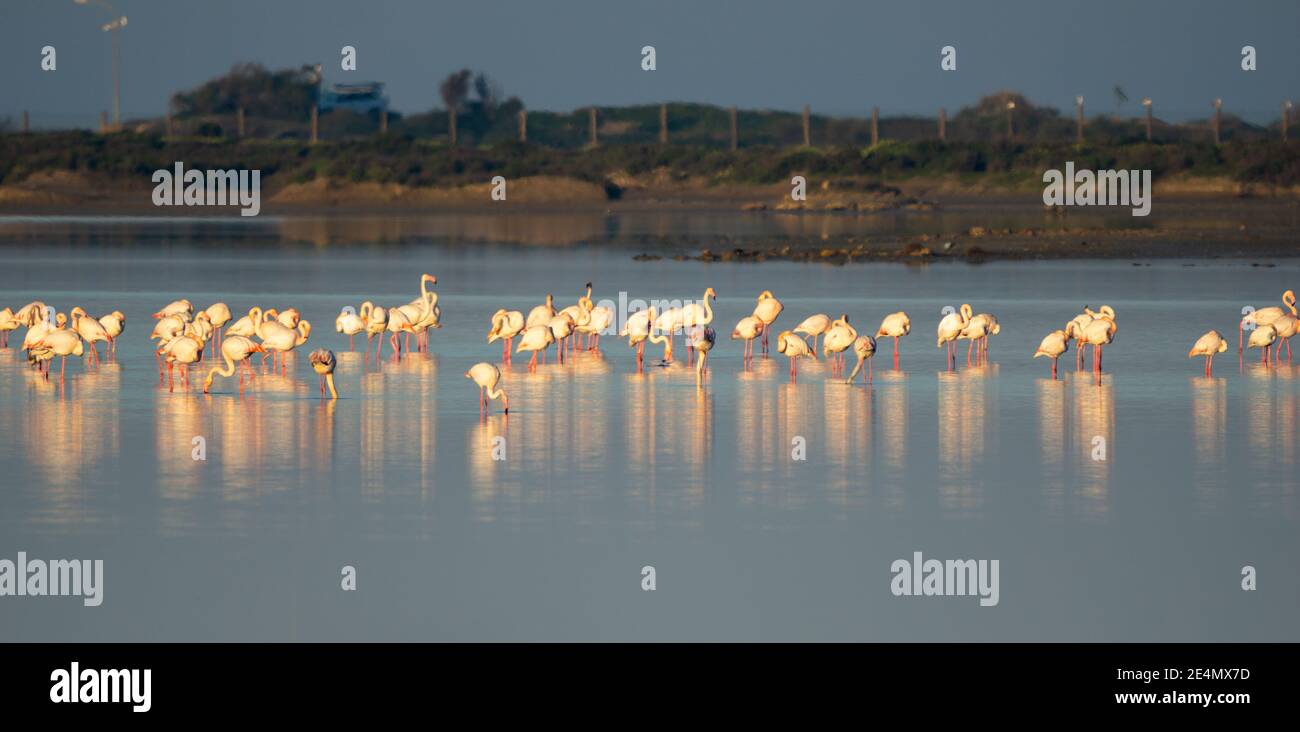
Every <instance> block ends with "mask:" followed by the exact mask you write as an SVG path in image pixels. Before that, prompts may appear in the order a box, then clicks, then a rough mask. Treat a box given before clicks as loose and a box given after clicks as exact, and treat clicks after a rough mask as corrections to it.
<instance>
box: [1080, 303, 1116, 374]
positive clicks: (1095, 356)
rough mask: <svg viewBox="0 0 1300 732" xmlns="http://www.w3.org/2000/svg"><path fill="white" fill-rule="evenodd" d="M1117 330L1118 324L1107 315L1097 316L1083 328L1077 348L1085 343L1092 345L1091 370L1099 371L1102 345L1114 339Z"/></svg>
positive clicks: (1106, 344)
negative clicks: (1081, 338)
mask: <svg viewBox="0 0 1300 732" xmlns="http://www.w3.org/2000/svg"><path fill="white" fill-rule="evenodd" d="M1117 330H1119V326H1117V325H1115V321H1114V320H1111V319H1110V318H1107V317H1099V318H1097V319H1096V320H1094V321H1092V322H1091V323H1089V324H1088V327H1086V328H1084V329H1083V340H1082V341H1081V342H1080V345H1079V348H1083V346H1085V345H1091V346H1092V370H1093V371H1095V372H1097V373H1098V374H1100V373H1101V357H1102V353H1101V350H1102V347H1103V346H1108V345H1110V343H1111V342H1112V341H1114V340H1115V332H1116V331H1117Z"/></svg>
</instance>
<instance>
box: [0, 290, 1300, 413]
mask: <svg viewBox="0 0 1300 732" xmlns="http://www.w3.org/2000/svg"><path fill="white" fill-rule="evenodd" d="M437 282H438V279H437V278H436V277H434V276H433V275H430V274H423V275H421V277H420V294H419V296H418V297H417V298H415V299H414V300H411V301H410V302H409V303H407V304H405V305H396V306H391V307H383V306H378V305H375V304H374V303H372V302H370V301H367V302H364V303H362V304H361V306H360V307H359V308H353V307H351V306H349V307H345V308H343V310H342V312H340V313H339V316H338V317H337V318H336V319H335V330H336V331H337V332H338V333H341V334H343V335H346V336H348V339H349V348H350V349H351V348H354V347H355V341H354V338H355V336H357V335H361V334H364V335H365V336H366V344H365V346H366V358H367V360H368V359H369V355H370V347H371V343H372V342H373V341H374V340H375V339H376V338H378V340H379V345H378V348H377V349H376V351H375V356H376V359H379V358H382V354H383V347H384V339H385V336H387V339H388V341H389V343H390V344H391V346H392V350H393V356H394V358H397V359H400V358H401V354H402V353H403V351H404V350H405V351H409V350H410V348H411V339H412V338H414V339H415V348H416V349H417V350H418V351H424V350H427V349H428V347H429V343H428V336H429V330H430V329H436V328H441V327H442V324H441V315H442V311H441V309H440V308H439V307H438V294H437V292H435V291H432V290H430V289H429V288H428V286H429V285H432V284H437ZM591 292H592V284H591V283H590V282H588V283H587V284H586V291H585V293H584V294H583V295H582V296H580V297H579V298H578V301H577V302H576V303H575V304H573V305H569V306H568V307H564V308H561V309H559V310H557V309H556V307H555V301H554V298H553V297H552V296H551V295H547V296H546V302H545V303H543V304H540V305H537V306H536V307H534V308H532V309H531V310H530V311H529V312H528V314H527V315H525V314H524V313H523V312H521V311H518V310H505V309H501V310H498V311H496V312H495V313H493V314H492V318H491V325H490V328H489V330H488V334H487V342H488V343H489V344H491V343H495V342H497V341H501V344H502V350H501V362H502V363H503V364H509V363H511V360H512V355H513V354H514V353H530V354H531V358H530V360H529V362H528V370H529V371H530V372H531V371H535V370H536V369H537V367H538V361H539V358H540V360H541V362H542V363H545V361H546V351H547V350H548V349H549V348H550V347H551V346H555V350H556V356H557V358H558V360H559V362H560V363H561V364H563V363H564V362H565V361H566V358H569V359H571V358H572V356H573V354H574V353H575V352H576V351H577V350H578V349H579V348H581V349H583V350H586V351H597V350H599V348H600V336H601V334H602V333H609V332H611V328H612V327H613V325H614V324H615V313H614V312H613V310H612V309H611V308H609V307H605V306H599V305H596V304H595V303H594V302H593V300H592V299H591ZM716 300H717V293H715V292H714V291H713V288H711V287H710V288H708V289H706V290H705V291H704V294H703V296H702V297H701V298H700V300H699V301H697V302H690V303H687V304H685V305H681V306H673V307H668V308H665V309H663V310H662V311H661V310H659V309H657V308H656V307H654V306H650V307H648V308H646V309H644V310H639V311H637V312H635V313H633V314H632V315H630V316H628V317H627V318H626V320H625V322H624V323H623V325H622V328H621V329H620V330H619V332H618V336H619V337H620V338H626V339H627V341H628V345H629V347H632V348H634V349H636V365H637V369H638V371H640V370H641V369H643V367H644V364H645V347H646V344H647V343H648V344H651V345H662V346H663V349H664V350H663V354H662V357H661V359H660V360H659V361H657V362H656V363H655V364H654V365H656V366H667V365H670V364H671V363H672V362H673V358H674V356H673V343H674V337H675V336H676V335H677V334H681V335H682V336H683V340H684V344H685V347H686V364H687V366H688V367H689V366H692V365H694V368H695V373H696V379H697V382H699V381H701V380H702V379H703V376H704V374H705V373H706V371H707V369H708V367H707V365H706V363H707V361H708V356H709V353H710V352H711V351H712V350H713V347H714V344H715V342H716V337H717V336H716V333H715V331H714V330H713V328H712V327H711V326H710V324H711V323H712V322H713V315H714V313H713V308H712V304H711V303H712V302H713V301H716ZM1282 303H1283V304H1282V306H1269V307H1263V308H1259V309H1248V312H1247V313H1246V315H1245V316H1244V317H1242V319H1241V321H1240V324H1239V326H1238V336H1237V337H1238V340H1237V351H1238V353H1241V352H1243V349H1244V348H1258V349H1260V351H1261V362H1262V363H1264V364H1266V365H1268V364H1276V363H1278V361H1279V359H1280V357H1281V350H1282V346H1283V345H1285V346H1286V351H1287V360H1288V361H1290V358H1291V345H1290V341H1291V338H1292V337H1293V336H1295V334H1296V332H1297V330H1298V329H1300V319H1298V314H1297V311H1296V297H1295V293H1294V292H1293V291H1291V290H1287V291H1286V292H1285V293H1283V295H1282ZM784 309H785V306H784V305H783V304H782V303H781V301H780V300H778V299H777V298H776V296H775V295H773V294H772V292H771V291H769V290H764V291H763V292H762V293H760V294H759V296H758V298H757V299H756V301H755V305H754V310H753V312H752V313H751V314H750V315H747V316H745V317H744V318H741V320H740V322H738V323H737V324H736V326H735V328H734V329H732V332H731V338H732V340H739V341H742V348H743V351H742V360H743V363H744V367H745V368H749V367H750V365H751V364H752V362H753V358H754V348H755V341H757V342H758V345H759V347H760V348H761V349H762V353H763V354H764V356H766V354H767V353H768V349H769V334H770V333H771V331H772V330H773V326H774V324H775V323H776V320H777V318H778V317H779V316H780V315H781V313H782V311H783V310H784ZM945 311H946V312H945V314H944V316H943V318H942V319H941V320H940V321H939V325H938V327H937V329H936V342H935V346H936V347H937V348H944V349H945V355H946V358H947V364H948V368H950V369H951V368H953V367H954V366H955V365H956V360H957V341H959V340H966V341H968V342H969V343H968V345H967V348H966V363H967V365H970V364H971V363H972V362H974V363H984V362H985V361H986V359H987V358H988V340H989V336H994V335H998V334H999V333H1000V332H1001V326H1000V325H999V323H998V319H997V317H996V316H994V315H992V314H990V313H978V314H977V313H974V312H973V310H972V309H971V306H970V305H969V304H963V305H962V306H961V307H960V308H955V309H954V308H945ZM69 314H70V317H69V315H65V314H64V313H62V312H57V311H55V309H54V308H52V307H49V306H47V305H46V304H45V303H43V302H39V301H37V302H31V303H28V304H27V305H25V306H23V307H21V308H19V309H18V310H17V311H13V310H11V309H9V308H4V309H3V310H0V348H7V347H8V342H9V333H10V332H11V331H14V330H17V329H18V328H20V327H25V328H26V329H27V332H26V335H25V336H24V338H23V344H22V348H23V350H24V351H26V352H27V358H28V361H29V362H30V364H31V365H32V367H33V368H34V369H36V370H38V371H40V372H41V373H42V374H43V375H44V378H46V379H48V378H49V373H50V365H51V363H52V361H53V360H54V358H55V357H59V358H61V361H60V366H59V376H60V379H63V378H64V375H65V373H66V369H67V357H68V356H74V357H83V356H84V357H85V360H86V364H87V368H96V367H98V365H99V363H100V358H101V357H100V355H99V351H98V349H97V347H96V344H97V343H100V342H102V343H104V350H105V356H106V357H109V358H113V357H114V356H115V354H116V351H117V339H118V337H119V336H121V334H122V332H123V331H124V330H125V329H126V317H125V316H124V315H123V314H122V313H121V312H120V311H114V312H112V313H109V314H107V315H104V316H102V317H100V318H93V317H91V316H90V315H89V314H88V313H86V311H85V310H84V309H82V308H81V307H74V308H72V309H71V310H70V311H69ZM153 317H154V318H155V319H156V321H157V322H156V323H155V325H154V328H153V331H152V333H151V334H150V340H153V341H157V343H156V345H155V346H154V356H155V358H156V359H157V363H158V374H159V383H162V382H163V381H164V379H165V381H166V383H167V385H168V388H169V389H174V388H175V386H174V381H173V376H172V372H173V370H178V371H179V372H180V381H181V385H182V387H183V388H186V389H188V387H189V370H190V367H191V366H193V365H194V364H196V363H200V362H201V361H203V359H204V355H205V353H207V352H208V351H209V350H211V353H212V357H213V358H215V359H216V361H217V365H214V366H212V367H211V368H209V370H208V372H207V376H206V378H205V379H204V383H203V391H204V393H207V392H208V391H209V390H210V389H211V386H212V383H213V379H214V378H215V377H216V376H218V375H220V376H222V377H226V378H229V377H231V376H234V375H235V372H236V371H237V370H238V371H239V390H240V393H241V394H242V393H243V389H244V385H245V381H246V379H247V380H249V381H251V380H252V379H253V378H254V377H255V376H256V374H255V372H254V369H253V368H252V365H251V360H252V357H253V356H254V354H259V353H260V354H262V364H261V365H262V367H263V370H265V368H266V361H267V359H271V370H272V372H274V370H275V368H276V366H277V362H278V366H279V369H280V373H281V375H284V374H286V367H285V356H286V354H288V353H289V352H290V351H293V350H295V349H297V348H300V347H301V346H303V345H304V344H306V343H307V340H308V339H309V338H310V336H311V323H309V322H308V321H306V320H304V319H302V317H301V315H300V313H299V312H298V310H297V309H295V308H292V307H289V308H284V309H282V310H281V309H276V308H265V309H264V308H262V307H252V308H250V309H249V311H248V313H247V314H246V315H244V316H242V317H240V318H238V319H234V317H233V315H232V313H231V312H230V308H229V307H227V306H226V304H225V303H220V302H219V303H215V304H213V305H210V306H209V307H207V308H205V309H202V310H198V311H196V310H195V308H194V306H193V305H192V304H191V303H190V301H189V300H186V299H179V300H175V301H173V302H171V303H169V304H167V305H166V306H165V307H163V308H162V309H160V310H158V311H157V312H155V313H154V314H153ZM232 320H233V321H234V322H231V321H232ZM223 328H224V331H223ZM911 329H912V322H911V318H909V317H908V315H907V313H905V312H901V311H900V312H896V313H890V314H889V315H886V316H885V317H884V319H883V320H882V321H881V323H880V327H879V328H877V329H876V332H875V335H874V336H873V335H868V334H865V333H863V334H859V333H858V331H857V330H856V329H855V328H854V326H853V325H851V324H850V322H849V316H848V315H847V314H841V315H840V316H839V317H838V318H834V319H832V318H831V317H830V316H829V315H825V314H820V313H819V314H815V315H812V316H809V317H807V318H805V319H804V320H803V321H802V322H800V323H799V324H798V325H796V326H795V327H794V328H793V329H792V330H783V331H781V332H780V333H778V334H777V336H776V349H777V352H778V353H781V354H784V355H785V356H786V357H788V359H789V363H790V380H791V381H795V380H796V378H797V374H798V362H799V360H800V359H814V360H816V359H817V358H818V345H819V344H818V341H819V340H820V347H821V355H822V357H824V358H826V359H827V360H828V361H829V363H830V365H831V375H832V378H838V377H841V376H843V375H844V371H845V354H846V353H847V352H848V351H850V350H852V352H853V355H854V356H856V358H857V363H856V365H855V366H854V367H853V370H852V371H851V372H850V373H849V374H848V376H847V377H846V378H845V383H850V384H851V383H853V382H854V381H855V380H856V379H857V376H858V374H859V373H860V372H862V370H863V367H864V365H865V366H866V369H867V371H866V373H865V374H864V375H863V376H864V380H866V381H867V382H868V383H870V381H871V378H872V366H871V363H872V360H871V359H872V357H873V356H874V355H875V353H876V342H877V339H879V338H892V339H893V340H894V344H893V346H894V348H893V362H894V368H895V369H897V368H898V364H899V339H900V338H903V337H905V336H907V335H908V334H909V333H911ZM1118 329H1119V326H1118V325H1117V324H1116V315H1115V310H1114V309H1113V308H1111V307H1110V306H1109V305H1103V306H1101V307H1100V308H1099V309H1097V310H1093V309H1091V308H1088V307H1085V308H1084V310H1083V312H1082V313H1080V314H1078V315H1076V316H1074V317H1073V318H1071V319H1070V320H1069V321H1068V322H1066V324H1065V326H1064V328H1062V329H1060V330H1055V331H1052V332H1051V333H1048V334H1047V336H1046V337H1044V338H1043V340H1042V342H1041V343H1040V344H1039V345H1038V348H1037V350H1035V352H1034V354H1033V357H1034V358H1039V357H1045V358H1050V359H1051V361H1052V365H1051V376H1052V378H1053V379H1055V378H1056V375H1057V362H1058V360H1059V359H1060V357H1061V356H1062V355H1064V354H1065V353H1066V352H1067V351H1068V350H1069V347H1070V342H1071V341H1073V342H1074V343H1075V344H1076V351H1077V353H1078V358H1077V359H1076V368H1078V369H1082V368H1083V358H1084V353H1083V352H1084V348H1086V347H1087V346H1092V370H1093V371H1094V372H1095V373H1096V374H1098V375H1100V373H1101V370H1102V352H1103V349H1104V348H1105V347H1106V346H1108V345H1110V344H1111V343H1112V342H1114V340H1115V335H1116V333H1117V331H1118ZM1247 330H1250V336H1249V338H1247V337H1246V336H1245V333H1246V331H1247ZM254 338H257V339H258V340H257V341H254V340H253V339H254ZM403 339H405V343H403ZM516 339H518V341H519V343H518V345H517V346H516V345H515V340H516ZM580 342H581V345H580ZM87 350H89V354H87V353H86V352H87ZM1226 350H1228V342H1227V340H1226V339H1225V338H1224V337H1223V336H1222V334H1220V333H1219V332H1218V331H1215V330H1211V331H1209V332H1207V333H1206V334H1205V335H1203V336H1201V337H1200V338H1199V339H1197V341H1196V343H1195V344H1194V345H1193V346H1192V348H1191V350H1189V351H1188V354H1187V355H1188V357H1189V358H1197V357H1203V358H1204V359H1205V374H1206V376H1209V375H1211V374H1212V372H1213V362H1214V356H1215V354H1218V353H1223V352H1224V351H1226ZM566 354H567V355H566ZM309 362H310V364H311V366H312V369H313V370H314V371H315V372H316V373H317V375H318V376H319V381H320V384H319V386H320V393H321V395H322V397H324V396H325V395H326V394H327V393H328V395H329V396H330V397H331V398H334V399H337V398H338V390H337V388H336V387H335V384H334V370H335V367H336V365H337V359H336V358H335V355H334V352H333V351H330V350H328V349H323V348H322V349H317V350H315V351H313V352H312V353H311V354H310V356H309ZM465 376H466V378H468V379H470V380H472V381H473V382H474V383H475V384H476V385H477V386H478V388H479V408H480V412H481V413H483V414H486V413H487V411H488V410H489V407H490V402H491V401H492V400H501V402H502V406H503V408H504V412H505V413H507V414H508V413H509V411H510V401H509V397H508V396H506V393H505V390H504V388H503V387H502V381H501V370H500V369H499V368H498V367H497V366H496V365H494V364H492V363H489V362H486V361H484V362H480V363H477V364H475V365H474V366H472V367H470V369H469V370H468V371H466V372H465Z"/></svg>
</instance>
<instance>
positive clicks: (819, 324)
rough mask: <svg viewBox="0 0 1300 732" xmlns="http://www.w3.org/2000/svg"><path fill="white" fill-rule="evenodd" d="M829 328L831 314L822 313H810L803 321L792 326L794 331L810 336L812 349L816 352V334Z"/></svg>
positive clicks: (820, 333)
mask: <svg viewBox="0 0 1300 732" xmlns="http://www.w3.org/2000/svg"><path fill="white" fill-rule="evenodd" d="M830 328H831V316H829V315H825V314H823V313H818V314H816V315H810V316H808V317H806V318H804V320H803V322H802V323H800V324H798V325H796V326H795V327H794V332H795V333H802V334H804V335H805V336H812V339H813V342H812V350H813V353H814V354H815V353H817V336H819V335H822V334H823V333H825V332H826V331H828V330H830Z"/></svg>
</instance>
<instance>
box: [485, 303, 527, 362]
mask: <svg viewBox="0 0 1300 732" xmlns="http://www.w3.org/2000/svg"><path fill="white" fill-rule="evenodd" d="M523 330H524V314H523V313H521V312H519V311H518V310H506V309H505V308H502V309H500V310H498V311H496V312H495V313H493V314H492V328H491V329H489V330H488V334H487V342H488V343H491V342H493V341H497V340H499V341H501V363H510V346H511V344H512V342H513V341H514V339H515V336H517V335H519V334H520V333H522V332H523Z"/></svg>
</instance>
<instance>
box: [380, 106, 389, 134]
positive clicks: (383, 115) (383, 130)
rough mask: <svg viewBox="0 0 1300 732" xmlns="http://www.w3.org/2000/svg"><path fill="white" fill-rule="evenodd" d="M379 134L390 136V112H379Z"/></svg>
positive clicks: (385, 110) (384, 110) (383, 110)
mask: <svg viewBox="0 0 1300 732" xmlns="http://www.w3.org/2000/svg"><path fill="white" fill-rule="evenodd" d="M379 134H381V135H386V134H388V110H387V109H381V110H379Z"/></svg>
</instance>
